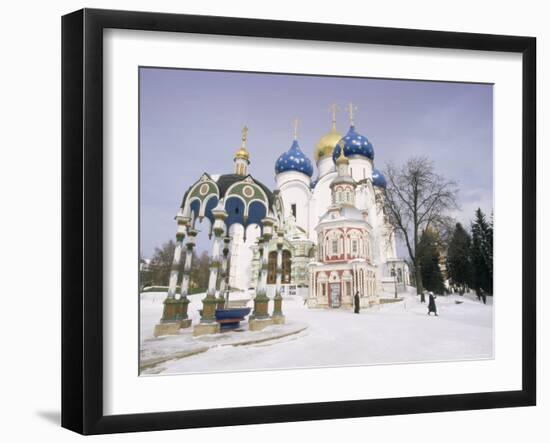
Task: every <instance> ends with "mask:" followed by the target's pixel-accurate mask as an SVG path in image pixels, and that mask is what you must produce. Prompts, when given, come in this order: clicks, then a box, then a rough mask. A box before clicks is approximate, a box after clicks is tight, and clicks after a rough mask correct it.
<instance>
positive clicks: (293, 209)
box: [275, 171, 311, 232]
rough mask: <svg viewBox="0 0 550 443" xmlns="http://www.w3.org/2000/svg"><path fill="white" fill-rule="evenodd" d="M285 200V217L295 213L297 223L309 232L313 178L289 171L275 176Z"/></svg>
mask: <svg viewBox="0 0 550 443" xmlns="http://www.w3.org/2000/svg"><path fill="white" fill-rule="evenodd" d="M275 180H276V181H277V186H278V188H279V191H280V193H281V198H282V200H283V206H284V213H285V218H288V217H290V216H291V215H295V218H296V224H297V225H298V226H299V227H301V228H302V229H303V230H304V231H306V232H309V228H310V226H309V220H310V213H309V203H310V199H311V189H310V183H311V180H310V179H309V177H308V176H307V175H305V174H302V173H301V172H296V171H287V172H282V173H280V174H277V175H276V176H275Z"/></svg>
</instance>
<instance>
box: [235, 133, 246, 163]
mask: <svg viewBox="0 0 550 443" xmlns="http://www.w3.org/2000/svg"><path fill="white" fill-rule="evenodd" d="M247 135H248V128H247V127H246V126H245V127H244V128H243V130H242V137H241V141H242V143H241V147H240V148H239V149H238V150H237V152H235V159H237V158H242V159H243V160H246V161H247V162H249V161H250V154H249V152H248V150H247V149H246V138H247Z"/></svg>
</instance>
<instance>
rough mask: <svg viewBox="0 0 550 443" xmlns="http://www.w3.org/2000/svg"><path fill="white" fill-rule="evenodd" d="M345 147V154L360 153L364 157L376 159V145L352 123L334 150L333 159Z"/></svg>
mask: <svg viewBox="0 0 550 443" xmlns="http://www.w3.org/2000/svg"><path fill="white" fill-rule="evenodd" d="M342 148H344V155H345V156H346V157H348V158H349V157H352V156H354V155H360V156H362V157H366V158H370V159H371V160H374V147H373V146H372V143H371V142H370V141H369V140H368V139H367V137H365V136H364V135H361V134H359V133H358V132H357V131H356V130H355V126H353V125H351V126H350V128H349V130H348V132H347V134H346V135H344V136H343V137H342V138H341V139H340V141H339V142H338V144H337V145H336V146H335V147H334V151H332V160H334V161H336V159H337V158H338V156H339V155H340V149H342Z"/></svg>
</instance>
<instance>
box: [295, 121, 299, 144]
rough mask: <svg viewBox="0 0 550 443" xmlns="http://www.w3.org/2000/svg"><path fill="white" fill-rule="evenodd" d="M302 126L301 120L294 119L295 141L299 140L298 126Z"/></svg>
mask: <svg viewBox="0 0 550 443" xmlns="http://www.w3.org/2000/svg"><path fill="white" fill-rule="evenodd" d="M299 124H300V120H298V118H295V119H294V140H298V125H299Z"/></svg>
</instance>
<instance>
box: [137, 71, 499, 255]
mask: <svg viewBox="0 0 550 443" xmlns="http://www.w3.org/2000/svg"><path fill="white" fill-rule="evenodd" d="M139 93H140V155H141V157H140V159H141V162H140V168H141V170H140V180H141V182H140V191H141V194H140V199H141V220H140V222H141V225H140V227H141V237H140V242H141V244H140V247H141V252H142V254H143V256H144V257H150V256H151V255H152V253H153V251H154V248H155V246H159V245H160V244H162V243H163V242H165V241H167V240H169V239H171V238H174V236H175V232H176V225H175V222H174V216H175V214H176V212H177V210H178V208H179V205H180V203H181V199H182V197H183V194H184V192H185V191H186V189H187V188H188V187H189V186H190V185H191V184H192V183H193V182H195V181H196V180H197V179H198V178H199V177H200V175H201V174H202V172H209V173H211V174H219V173H230V172H233V154H234V152H235V150H236V149H237V148H238V147H239V146H240V137H241V128H242V127H243V126H244V125H247V126H248V128H249V132H248V149H249V151H250V155H251V165H250V169H249V171H250V173H251V174H252V175H253V176H254V177H256V178H257V179H259V180H261V181H262V182H264V183H265V184H266V185H267V186H269V187H270V188H274V187H275V180H274V164H275V161H276V159H277V157H278V156H279V155H280V154H281V153H282V152H284V151H286V150H288V149H289V147H290V145H291V143H292V139H293V129H292V125H293V120H294V119H295V118H298V119H299V120H300V122H301V124H300V132H299V138H298V140H299V143H300V146H301V148H302V150H303V151H304V152H305V153H306V154H307V155H308V156H310V158H313V150H314V147H315V145H316V143H317V141H318V140H319V138H320V137H321V136H322V135H323V134H325V133H326V132H328V131H329V129H330V121H331V117H330V113H329V106H330V104H331V103H337V104H338V105H339V107H340V108H341V111H340V112H339V113H338V116H337V120H338V121H337V127H338V130H339V131H340V132H341V133H345V132H346V131H347V129H348V127H349V121H348V116H347V114H346V112H345V110H344V108H345V106H346V104H347V103H349V102H353V104H354V105H355V106H356V107H357V110H356V112H355V126H356V129H357V131H358V132H359V133H361V134H363V135H365V136H367V138H368V139H369V140H370V141H371V142H372V144H373V145H374V151H375V159H374V162H375V165H376V167H377V168H379V169H381V170H384V168H385V165H386V164H387V163H388V162H390V161H391V162H394V163H396V164H401V163H403V162H404V161H405V160H406V159H408V158H409V157H412V156H418V155H422V156H427V157H429V158H431V159H432V160H433V162H434V165H435V167H436V169H437V171H438V172H439V173H440V174H443V175H445V176H446V177H448V178H449V179H453V180H455V181H457V182H458V184H459V187H460V194H459V202H460V205H461V208H462V210H461V211H460V212H458V213H456V214H455V216H456V217H457V218H458V220H459V221H461V222H463V223H465V224H469V220H470V219H471V218H472V215H473V211H474V210H475V209H476V208H477V207H481V208H482V209H483V210H484V211H485V212H487V213H490V212H491V210H492V201H493V123H492V121H493V87H492V85H487V84H465V83H449V82H427V81H413V80H384V79H366V78H346V77H344V78H342V77H317V76H298V75H287V74H284V75H283V74H257V73H237V72H217V71H196V70H181V69H160V68H141V69H140V91H139ZM201 244H202V243H201Z"/></svg>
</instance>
